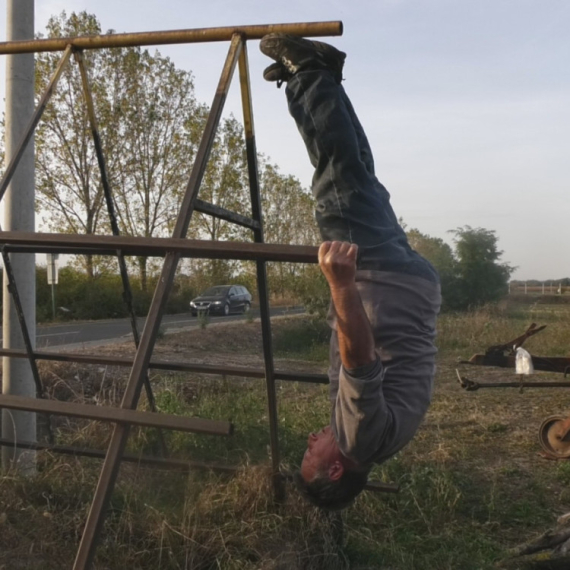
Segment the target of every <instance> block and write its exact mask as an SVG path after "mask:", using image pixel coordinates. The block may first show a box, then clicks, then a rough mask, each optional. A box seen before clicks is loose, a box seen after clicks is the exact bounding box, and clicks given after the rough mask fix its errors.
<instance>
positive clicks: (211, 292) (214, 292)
mask: <svg viewBox="0 0 570 570" xmlns="http://www.w3.org/2000/svg"><path fill="white" fill-rule="evenodd" d="M228 289H229V287H210V288H209V289H208V290H207V291H204V292H203V293H202V294H201V295H200V297H223V296H224V295H225V294H226V293H227V292H228Z"/></svg>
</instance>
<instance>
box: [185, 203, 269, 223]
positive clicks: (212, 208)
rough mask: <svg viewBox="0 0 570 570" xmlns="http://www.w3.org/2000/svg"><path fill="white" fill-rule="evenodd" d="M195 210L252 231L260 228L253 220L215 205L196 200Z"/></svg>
mask: <svg viewBox="0 0 570 570" xmlns="http://www.w3.org/2000/svg"><path fill="white" fill-rule="evenodd" d="M194 210H196V212H201V213H202V214H208V215H209V216H214V217H215V218H220V219H221V220H226V221H228V222H232V223H233V224H237V225H238V226H243V227H244V228H249V229H250V230H256V229H257V228H259V222H256V221H255V220H252V219H251V218H246V217H245V216H241V215H240V214H236V213H235V212H231V211H230V210H226V209H225V208H221V207H220V206H216V205H215V204H209V203H208V202H204V201H203V200H196V203H195V204H194Z"/></svg>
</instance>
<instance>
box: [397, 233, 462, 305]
mask: <svg viewBox="0 0 570 570" xmlns="http://www.w3.org/2000/svg"><path fill="white" fill-rule="evenodd" d="M406 235H407V237H408V241H409V243H410V245H411V246H412V248H413V249H414V250H415V251H417V252H418V253H419V254H420V255H422V256H423V257H425V258H426V259H427V260H428V261H430V262H431V264H432V265H433V266H434V267H435V269H436V270H437V272H438V273H439V278H440V281H441V292H442V308H443V310H446V309H456V308H458V307H460V306H461V304H462V299H461V295H460V294H459V289H458V262H457V260H456V258H455V255H454V253H453V250H452V248H451V246H450V245H449V244H447V243H445V242H444V241H443V240H442V239H441V238H436V237H432V236H429V235H427V234H423V233H422V232H420V231H419V230H417V229H411V230H409V231H407V232H406Z"/></svg>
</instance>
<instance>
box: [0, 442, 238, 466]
mask: <svg viewBox="0 0 570 570" xmlns="http://www.w3.org/2000/svg"><path fill="white" fill-rule="evenodd" d="M0 445H1V446H4V447H19V448H22V449H34V450H36V451H51V452H53V453H61V454H63V455H74V456H79V457H93V458H95V459H104V458H105V454H106V452H105V451H103V450H101V449H92V448H88V447H74V446H70V445H53V444H50V443H40V442H29V441H18V442H16V443H14V442H13V441H11V440H9V439H0ZM122 461H127V462H128V463H140V464H141V465H147V466H150V467H156V468H159V469H160V468H163V469H173V470H176V471H190V470H191V469H204V470H207V471H222V472H224V473H235V472H236V471H237V470H238V467H235V466H233V465H222V464H220V463H208V462H205V461H186V460H184V459H165V458H163V457H153V456H150V455H136V454H134V453H125V454H124V455H123V457H122Z"/></svg>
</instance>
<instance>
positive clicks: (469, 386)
mask: <svg viewBox="0 0 570 570" xmlns="http://www.w3.org/2000/svg"><path fill="white" fill-rule="evenodd" d="M455 375H456V376H457V381H458V382H459V384H460V386H461V387H462V388H463V389H464V390H467V392H476V391H477V390H479V389H480V388H518V389H519V390H521V392H522V390H523V389H524V388H570V382H548V381H547V382H524V381H523V382H521V381H520V380H519V381H518V382H477V381H476V380H471V379H469V378H467V377H466V376H461V373H460V372H459V370H458V369H457V368H456V369H455Z"/></svg>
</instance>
